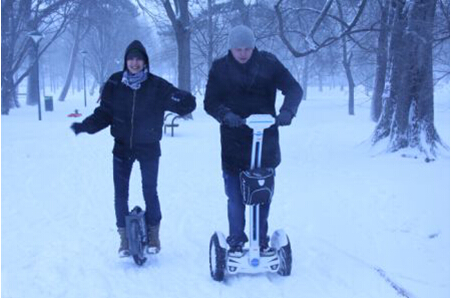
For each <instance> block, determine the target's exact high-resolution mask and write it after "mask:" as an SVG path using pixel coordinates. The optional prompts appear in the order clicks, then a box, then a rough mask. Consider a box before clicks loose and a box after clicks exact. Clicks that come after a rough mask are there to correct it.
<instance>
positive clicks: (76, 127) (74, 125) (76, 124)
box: [70, 122, 84, 135]
mask: <svg viewBox="0 0 451 298" xmlns="http://www.w3.org/2000/svg"><path fill="white" fill-rule="evenodd" d="M70 128H71V129H72V130H73V131H74V133H75V135H78V134H79V133H80V132H83V131H84V129H83V124H81V123H79V122H74V123H72V125H71V126H70Z"/></svg>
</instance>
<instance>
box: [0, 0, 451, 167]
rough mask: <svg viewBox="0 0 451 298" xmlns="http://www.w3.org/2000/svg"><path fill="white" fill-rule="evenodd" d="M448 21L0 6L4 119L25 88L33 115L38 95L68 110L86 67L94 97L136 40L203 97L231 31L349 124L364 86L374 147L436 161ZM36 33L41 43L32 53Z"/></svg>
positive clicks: (203, 0) (350, 11)
mask: <svg viewBox="0 0 451 298" xmlns="http://www.w3.org/2000/svg"><path fill="white" fill-rule="evenodd" d="M449 12H450V3H449V0H371V1H370V0H277V1H274V0H257V1H244V0H229V1H215V0H170V1H169V0H136V1H130V0H102V1H101V0H91V1H86V0H85V1H82V0H53V1H52V0H46V1H44V0H16V1H14V0H2V12H1V13H2V24H1V25H2V28H1V30H2V114H3V115H7V114H8V113H9V111H10V109H11V108H14V107H17V106H18V105H19V101H18V100H17V95H18V88H17V87H18V86H19V85H20V84H21V83H22V82H23V81H24V80H25V79H26V80H27V85H28V89H27V104H31V105H33V104H36V103H37V101H38V100H39V94H40V91H39V86H40V85H41V87H42V88H46V86H47V88H51V89H52V90H59V91H60V94H59V100H61V101H63V100H65V98H66V96H67V94H68V92H69V91H70V88H71V87H72V88H74V86H75V87H79V86H80V83H79V82H80V77H81V68H82V67H81V66H82V62H83V59H85V62H86V67H87V73H88V74H89V78H90V80H89V81H90V82H91V86H90V89H91V92H94V90H95V89H96V88H97V87H99V86H101V85H102V84H103V82H104V81H105V80H106V79H107V77H108V75H109V74H111V73H112V72H113V71H116V70H119V69H121V68H122V66H123V59H124V57H123V53H124V49H125V47H126V46H127V44H128V43H129V42H130V41H131V40H133V39H140V40H142V41H143V42H144V44H145V45H146V46H147V47H148V50H149V56H150V64H151V65H150V68H151V70H152V71H154V72H157V73H159V74H160V75H163V76H165V77H167V78H169V79H170V80H172V81H173V82H174V83H175V84H177V85H178V86H179V87H180V88H182V89H186V90H190V91H193V92H196V93H199V94H201V93H202V92H203V88H204V86H205V82H206V78H207V75H208V70H209V68H210V66H211V64H212V61H213V60H214V59H216V58H218V57H219V56H221V55H224V54H225V53H226V52H227V33H228V31H229V29H230V28H231V27H233V26H234V25H237V24H246V25H248V26H249V27H251V28H252V29H253V30H254V32H255V35H256V38H257V46H258V47H259V48H260V49H264V50H270V51H272V52H273V53H275V54H276V55H277V56H278V57H279V59H281V60H282V61H283V62H284V64H285V65H287V67H288V68H289V69H290V70H291V71H292V73H293V74H294V75H295V76H296V77H297V78H298V79H299V81H300V82H301V85H302V86H303V88H304V89H305V96H306V98H307V96H308V88H309V87H311V86H317V87H318V88H320V90H321V89H322V88H323V86H326V85H328V86H340V87H341V88H343V87H344V86H347V90H348V109H347V112H348V114H349V115H354V114H355V113H356V111H355V107H354V89H355V87H356V86H358V85H362V86H364V87H365V89H366V90H367V91H368V93H370V91H371V94H372V100H371V101H372V103H371V115H369V117H371V119H372V120H373V121H375V122H376V127H375V131H374V133H373V138H372V140H373V143H374V144H376V143H378V142H380V141H381V140H388V144H389V145H388V150H389V151H397V150H399V149H401V148H406V147H414V148H418V149H419V150H420V151H422V152H424V153H425V154H426V155H427V156H428V157H430V158H433V157H434V156H435V155H436V150H437V147H438V146H440V145H442V146H444V147H447V146H446V145H445V144H443V143H442V141H441V139H440V137H439V136H438V134H437V132H436V130H435V128H434V115H433V102H434V100H433V92H434V85H435V84H436V83H437V82H438V81H440V80H443V79H449V28H450V20H449ZM34 31H39V32H41V33H42V34H43V35H44V38H43V39H42V41H40V42H39V43H38V44H36V43H34V42H33V41H32V40H31V38H30V37H29V33H30V32H34ZM82 50H83V51H84V52H85V53H87V54H86V56H85V57H81V55H80V53H81V51H82ZM39 62H40V63H41V64H40V65H39ZM40 77H41V78H42V79H44V80H45V84H43V83H42V82H41V84H39V78H40ZM74 78H75V80H74ZM44 90H45V89H44Z"/></svg>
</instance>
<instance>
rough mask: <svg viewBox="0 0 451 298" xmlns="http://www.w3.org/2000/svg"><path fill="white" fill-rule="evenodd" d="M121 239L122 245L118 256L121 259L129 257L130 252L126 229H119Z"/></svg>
mask: <svg viewBox="0 0 451 298" xmlns="http://www.w3.org/2000/svg"><path fill="white" fill-rule="evenodd" d="M117 232H118V233H119V237H120V238H121V244H120V246H119V250H118V254H119V257H120V258H124V257H129V256H130V251H129V249H128V239H127V235H126V233H125V228H117Z"/></svg>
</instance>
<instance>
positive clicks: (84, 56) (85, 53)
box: [80, 50, 88, 107]
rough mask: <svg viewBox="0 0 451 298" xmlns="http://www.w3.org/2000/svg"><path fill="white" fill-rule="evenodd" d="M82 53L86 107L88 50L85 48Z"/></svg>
mask: <svg viewBox="0 0 451 298" xmlns="http://www.w3.org/2000/svg"><path fill="white" fill-rule="evenodd" d="M80 54H81V55H82V56H83V91H84V93H85V107H86V69H85V58H86V55H87V54H88V51H86V50H83V51H81V52H80Z"/></svg>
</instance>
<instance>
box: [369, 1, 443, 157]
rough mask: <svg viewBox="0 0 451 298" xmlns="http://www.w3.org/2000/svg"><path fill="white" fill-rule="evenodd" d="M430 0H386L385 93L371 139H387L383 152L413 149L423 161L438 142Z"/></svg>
mask: <svg viewBox="0 0 451 298" xmlns="http://www.w3.org/2000/svg"><path fill="white" fill-rule="evenodd" d="M436 3H437V1H436V0H417V1H407V2H401V1H396V0H392V2H391V7H392V9H393V13H394V20H393V28H392V33H391V38H390V60H389V63H388V71H389V82H388V85H387V89H388V93H387V97H385V98H384V103H383V110H382V115H381V117H380V119H379V122H378V124H377V126H376V129H375V131H374V133H373V136H372V142H373V144H375V143H378V142H380V141H381V140H383V139H388V148H387V150H388V151H389V152H394V151H398V150H400V149H403V148H407V147H411V148H417V149H418V150H419V151H420V152H422V153H423V154H425V155H426V161H430V160H432V159H433V158H434V157H435V156H436V154H437V148H438V145H442V146H444V147H445V148H447V146H446V145H445V144H444V143H443V142H442V141H441V139H440V137H439V135H438V133H437V131H436V129H435V126H434V86H433V64H432V46H433V28H434V16H435V10H436Z"/></svg>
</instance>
